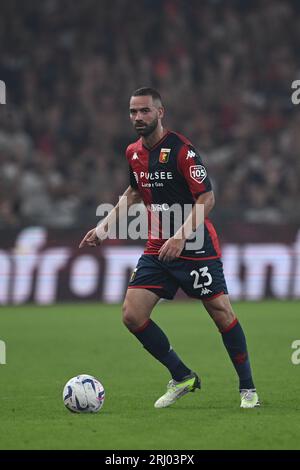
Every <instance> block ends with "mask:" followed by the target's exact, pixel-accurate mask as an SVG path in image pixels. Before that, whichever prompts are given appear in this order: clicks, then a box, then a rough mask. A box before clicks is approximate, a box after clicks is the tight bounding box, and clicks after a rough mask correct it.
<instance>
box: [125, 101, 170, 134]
mask: <svg viewBox="0 0 300 470" xmlns="http://www.w3.org/2000/svg"><path fill="white" fill-rule="evenodd" d="M129 115H130V119H131V122H132V124H133V127H134V128H135V130H136V131H137V133H138V134H139V135H141V136H144V137H147V136H148V135H150V134H152V132H154V131H155V129H156V128H157V125H158V123H159V121H160V120H161V118H162V117H163V107H162V106H161V104H160V103H159V102H158V101H156V100H154V101H153V98H152V96H132V97H131V100H130V105H129Z"/></svg>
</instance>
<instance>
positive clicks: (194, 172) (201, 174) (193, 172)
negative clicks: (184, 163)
mask: <svg viewBox="0 0 300 470" xmlns="http://www.w3.org/2000/svg"><path fill="white" fill-rule="evenodd" d="M190 176H191V177H192V178H193V180H195V181H196V182H197V183H202V181H204V180H205V178H206V176H207V173H206V169H205V168H204V166H203V165H192V166H190Z"/></svg>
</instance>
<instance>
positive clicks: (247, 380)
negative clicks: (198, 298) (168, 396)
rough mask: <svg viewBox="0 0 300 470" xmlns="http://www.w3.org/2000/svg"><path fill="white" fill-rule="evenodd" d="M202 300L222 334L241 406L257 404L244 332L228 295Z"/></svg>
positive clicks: (250, 406) (251, 406)
mask: <svg viewBox="0 0 300 470" xmlns="http://www.w3.org/2000/svg"><path fill="white" fill-rule="evenodd" d="M202 302H203V305H204V307H205V308H206V310H207V312H208V313H209V315H210V316H211V318H212V319H213V321H214V322H215V324H216V326H217V327H218V329H219V331H220V333H221V335H222V340H223V343H224V346H225V348H226V350H227V352H228V354H229V357H230V359H231V361H232V363H233V366H234V368H235V370H236V372H237V375H238V377H239V389H240V392H241V399H242V401H241V406H242V407H243V408H253V407H254V406H258V405H259V401H258V396H257V394H256V390H255V385H254V382H253V378H252V372H251V366H250V359H249V355H248V350H247V343H246V338H245V334H244V331H243V329H242V326H241V324H240V323H239V321H238V319H237V318H236V316H235V314H234V312H233V309H232V306H231V303H230V300H229V297H228V295H225V294H222V295H219V296H217V297H214V298H212V299H202Z"/></svg>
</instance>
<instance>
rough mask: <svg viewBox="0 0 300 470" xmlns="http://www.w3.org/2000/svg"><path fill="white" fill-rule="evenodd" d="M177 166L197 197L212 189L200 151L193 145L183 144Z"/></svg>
mask: <svg viewBox="0 0 300 470" xmlns="http://www.w3.org/2000/svg"><path fill="white" fill-rule="evenodd" d="M177 167H178V171H179V172H180V173H181V174H182V176H183V177H184V179H185V180H186V182H187V184H188V187H189V189H190V191H191V193H192V195H193V197H194V198H195V199H197V198H198V197H199V196H200V195H201V194H203V193H207V192H209V191H211V190H212V186H211V182H210V179H209V177H208V174H207V170H206V168H205V166H204V165H203V162H202V159H201V157H200V155H199V153H198V151H197V150H196V149H194V148H193V147H192V146H190V145H183V146H182V148H181V149H180V151H179V153H178V159H177Z"/></svg>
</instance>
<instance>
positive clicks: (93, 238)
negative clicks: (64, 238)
mask: <svg viewBox="0 0 300 470" xmlns="http://www.w3.org/2000/svg"><path fill="white" fill-rule="evenodd" d="M100 243H101V240H100V239H99V238H98V237H97V234H96V229H95V228H93V229H92V230H90V231H89V232H88V233H87V234H86V235H85V237H84V238H83V239H82V240H81V242H80V244H79V248H83V247H84V246H98V245H100Z"/></svg>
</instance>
